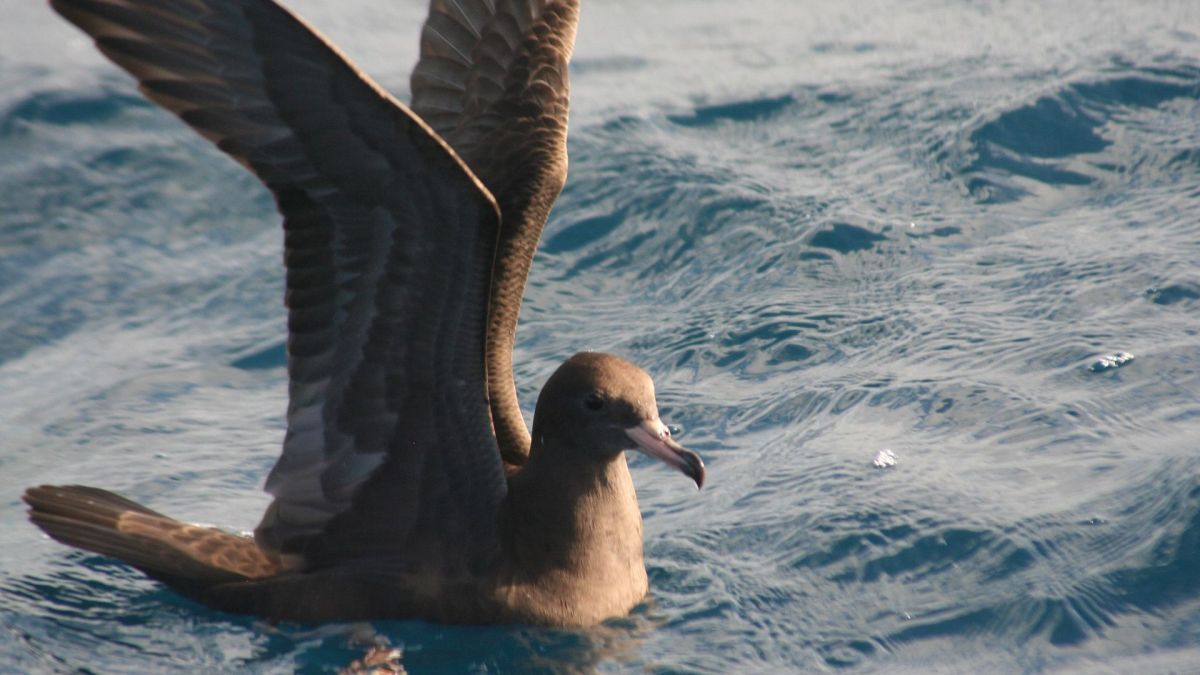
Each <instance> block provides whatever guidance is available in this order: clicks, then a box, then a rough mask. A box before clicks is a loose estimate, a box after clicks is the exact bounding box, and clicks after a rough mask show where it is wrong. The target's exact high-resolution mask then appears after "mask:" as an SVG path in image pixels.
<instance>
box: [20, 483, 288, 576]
mask: <svg viewBox="0 0 1200 675" xmlns="http://www.w3.org/2000/svg"><path fill="white" fill-rule="evenodd" d="M24 500H25V503H26V504H28V505H29V519H30V520H31V521H33V523H34V524H35V525H37V526H38V527H40V528H41V529H42V531H44V532H45V533H46V534H48V535H50V536H51V537H52V538H54V539H56V540H58V541H60V542H62V543H64V544H68V545H70V546H75V547H78V548H82V549H87V550H89V551H93V552H95V553H100V554H102V555H107V556H112V557H114V558H117V559H120V560H122V561H124V562H126V563H129V564H130V565H133V566H134V567H137V568H138V569H140V570H142V571H143V572H145V573H146V574H148V575H149V576H151V577H154V578H155V579H159V580H161V581H163V582H166V583H168V584H171V585H172V586H176V587H179V588H180V589H181V590H182V589H189V590H195V589H201V588H204V587H207V586H211V585H214V584H219V583H225V582H230V581H242V580H245V579H252V578H259V577H264V576H269V575H271V574H275V573H277V572H278V571H279V563H278V560H277V559H274V558H273V557H272V556H269V555H268V554H266V553H264V552H263V551H262V550H261V549H259V548H258V546H257V545H256V544H255V543H254V540H253V539H250V538H248V537H243V536H239V535H235V534H230V533H228V532H222V531H221V530H217V529H213V528H209V527H201V526H198V525H189V524H186V523H181V522H179V521H177V520H174V519H172V518H168V517H167V516H164V515H162V514H161V513H157V512H155V511H151V510H150V509H148V508H146V507H144V506H142V505H140V504H138V503H136V502H132V501H130V500H128V499H125V498H124V497H121V496H119V495H115V494H113V493H111V492H108V491H106V490H101V489H99V488H92V487H86V486H82V485H63V486H56V485H42V486H39V487H33V488H29V489H28V490H26V491H25V495H24Z"/></svg>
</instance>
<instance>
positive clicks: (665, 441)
mask: <svg viewBox="0 0 1200 675" xmlns="http://www.w3.org/2000/svg"><path fill="white" fill-rule="evenodd" d="M625 434H626V435H627V436H629V438H631V439H633V442H634V443H637V449H638V450H640V451H641V452H642V454H645V455H648V456H650V457H653V458H654V459H657V460H659V461H660V462H663V463H664V464H666V465H667V466H671V467H674V468H675V469H677V470H679V471H681V472H683V474H684V475H685V476H687V477H688V478H691V479H692V480H694V481H696V487H697V488H700V487H703V486H704V462H703V461H702V460H701V459H700V455H697V454H696V453H694V452H692V451H691V450H688V449H687V448H685V447H683V446H682V445H680V444H678V443H676V442H675V441H674V440H672V439H671V431H670V429H667V427H666V425H665V424H663V423H662V420H660V419H658V418H657V417H656V418H654V419H652V420H643V421H642V423H641V424H639V425H637V426H636V427H632V428H630V429H626V430H625Z"/></svg>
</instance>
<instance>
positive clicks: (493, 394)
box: [412, 0, 579, 465]
mask: <svg viewBox="0 0 1200 675" xmlns="http://www.w3.org/2000/svg"><path fill="white" fill-rule="evenodd" d="M578 17H579V3H578V0H433V1H432V2H431V3H430V7H429V18H428V19H427V20H426V23H425V29H424V31H423V32H422V34H421V59H420V61H419V62H418V63H417V66H416V68H415V69H414V70H413V73H412V92H413V103H412V105H413V110H414V111H415V112H416V113H417V114H418V115H420V116H421V117H422V118H423V119H424V120H425V121H426V122H428V123H429V125H430V126H431V127H433V128H434V129H435V130H437V132H438V133H439V134H441V135H442V137H443V138H445V139H446V141H447V142H448V143H449V144H450V145H451V146H452V147H453V148H454V149H455V150H456V151H457V152H458V154H459V155H460V156H461V157H462V158H463V160H465V161H466V162H467V164H468V166H470V167H471V169H472V170H473V171H474V172H475V175H477V176H479V178H480V180H482V181H483V183H484V185H486V186H487V187H488V189H490V190H491V192H492V194H493V195H495V196H496V200H497V202H498V203H499V205H500V210H501V213H502V214H503V219H502V229H501V233H500V244H499V249H498V254H497V257H496V266H495V270H494V272H493V284H492V298H491V308H490V314H489V317H488V345H487V359H488V392H489V396H490V398H491V407H492V417H493V422H494V424H495V428H496V436H497V438H498V439H499V443H500V450H501V453H502V454H503V455H504V459H505V461H506V462H508V463H509V464H513V465H519V464H521V463H523V462H524V458H525V457H526V455H527V453H528V448H529V432H528V430H527V429H526V427H525V422H524V419H523V418H522V416H521V409H520V406H519V405H518V402H517V395H516V388H515V387H514V385H513V379H512V348H513V338H514V335H515V333H516V327H517V316H518V314H519V313H520V309H521V296H522V295H523V294H524V291H525V280H526V277H527V276H528V275H529V265H530V263H531V262H532V260H533V253H534V249H536V248H537V242H538V237H540V236H541V232H542V226H543V225H544V224H545V222H546V216H547V215H548V214H549V213H550V207H551V206H552V205H553V204H554V200H555V199H556V198H557V197H558V193H559V192H560V191H561V190H562V186H563V183H564V181H566V177H567V146H566V138H567V98H568V91H569V84H568V79H567V62H568V61H569V60H570V57H571V50H572V48H573V47H574V44H575V26H576V23H577V21H578Z"/></svg>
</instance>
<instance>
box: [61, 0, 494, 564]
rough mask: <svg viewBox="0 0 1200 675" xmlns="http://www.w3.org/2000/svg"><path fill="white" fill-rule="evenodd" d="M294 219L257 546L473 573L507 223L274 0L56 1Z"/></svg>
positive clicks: (430, 135) (424, 132)
mask: <svg viewBox="0 0 1200 675" xmlns="http://www.w3.org/2000/svg"><path fill="white" fill-rule="evenodd" d="M51 4H52V5H53V6H54V8H55V9H56V10H57V11H58V12H59V13H60V14H62V15H63V16H64V17H66V18H67V19H68V20H70V21H71V22H72V23H74V24H76V25H77V26H79V27H80V28H82V29H83V30H84V31H86V32H87V33H88V34H90V35H91V36H93V37H94V38H95V39H96V43H97V44H98V45H99V47H100V49H101V51H103V52H104V53H105V54H106V55H107V56H108V57H109V58H110V59H112V60H113V61H114V62H116V63H117V64H118V65H120V66H121V67H122V68H124V69H125V70H127V71H129V72H130V73H132V74H133V75H134V76H135V77H136V78H137V79H138V80H139V81H140V83H141V90H142V91H143V92H144V93H145V94H146V95H147V96H148V97H149V98H151V99H152V100H154V101H155V102H157V103H159V104H160V105H162V106H163V107H165V108H167V109H168V110H171V111H172V112H174V113H175V114H177V115H179V117H181V118H182V119H183V120H184V121H185V122H187V123H188V124H189V125H191V126H192V127H193V128H194V129H196V130H197V131H198V132H200V133H201V134H203V135H204V136H206V137H207V138H209V139H210V140H212V141H213V142H214V143H216V145H217V147H218V148H220V149H221V150H223V151H225V152H226V153H228V154H230V155H231V156H232V157H233V158H234V159H236V160H237V161H239V162H240V163H242V164H243V165H245V166H246V167H247V168H249V169H250V170H251V171H253V172H254V173H255V174H256V175H258V177H259V178H261V179H262V181H263V182H264V183H265V184H266V185H267V187H268V188H270V190H271V191H272V192H273V193H274V195H275V200H276V203H277V204H278V206H279V210H280V211H281V212H282V214H283V216H284V230H285V239H284V241H285V255H284V257H285V261H286V263H287V297H286V302H287V306H288V329H289V338H288V374H289V377H290V384H289V394H290V404H289V407H288V431H287V437H286V439H285V440H284V447H283V455H282V457H280V459H279V462H278V464H276V466H275V469H274V470H273V471H272V472H271V476H270V478H269V479H268V481H267V490H268V491H269V492H271V493H272V494H274V496H275V501H274V503H273V504H272V505H271V507H270V508H269V509H268V511H267V514H266V515H265V516H264V517H263V521H262V523H261V524H260V525H259V528H258V530H257V531H256V536H257V538H258V541H259V543H260V545H262V546H263V547H264V548H267V549H269V550H274V551H278V552H281V553H283V554H284V558H285V560H289V559H291V558H290V554H299V555H302V556H303V562H302V563H301V564H303V565H304V566H305V567H308V568H312V567H322V566H328V565H335V564H339V563H344V562H346V561H347V560H348V559H350V560H357V559H362V558H379V557H389V558H390V557H397V556H403V557H404V558H405V559H407V560H410V561H412V562H414V563H416V564H420V563H421V562H422V560H425V561H431V560H437V561H438V563H439V564H445V563H447V562H454V561H455V560H459V561H460V562H463V563H465V564H469V563H470V560H471V559H472V556H473V555H475V554H480V551H485V550H486V549H487V548H488V547H489V546H490V545H491V544H492V542H494V539H495V532H494V523H495V512H496V507H497V504H498V503H499V501H500V500H501V499H502V498H503V495H504V491H505V482H504V476H503V470H502V465H501V462H500V458H499V454H498V452H497V447H496V443H495V439H494V437H493V436H492V432H491V426H490V422H489V417H488V405H487V398H486V386H485V383H484V378H485V365H484V340H485V333H486V330H485V320H486V317H487V306H488V288H489V281H490V274H491V266H492V260H493V257H494V254H495V248H496V242H497V238H498V227H499V225H498V217H499V216H498V212H497V207H496V204H495V202H494V201H493V200H492V198H491V196H490V195H489V193H488V191H487V190H486V189H485V188H484V187H483V186H482V185H481V184H480V183H479V182H478V181H477V180H476V179H475V178H474V176H473V175H472V174H471V172H470V171H469V170H468V169H467V168H466V166H465V165H464V164H463V163H462V162H461V161H460V160H459V159H458V158H457V156H456V155H455V153H454V152H453V151H452V150H450V149H449V148H448V146H446V145H445V143H444V142H443V141H442V140H441V139H440V138H438V137H437V135H436V134H435V133H434V132H432V131H431V130H430V129H429V128H428V127H427V126H426V125H425V124H424V123H423V122H421V121H420V120H419V119H418V118H417V117H416V116H414V115H413V114H412V113H411V112H410V111H409V110H407V109H406V108H405V107H404V106H403V105H401V104H399V103H397V102H396V101H395V100H394V99H392V98H391V97H390V96H388V95H387V94H386V93H385V92H384V91H383V90H382V89H380V88H379V87H378V86H377V85H375V84H374V83H373V82H372V81H371V80H369V79H368V78H367V77H365V76H364V75H362V74H361V73H360V72H358V71H357V70H356V69H355V68H354V67H353V66H352V65H350V64H349V63H348V62H347V61H346V60H345V59H344V58H343V57H342V56H341V55H340V54H339V53H338V52H337V51H336V49H335V48H334V47H332V46H331V45H330V44H329V43H328V42H326V41H325V40H324V39H323V38H322V37H321V36H319V35H318V34H317V33H315V32H314V31H313V30H312V29H310V28H309V27H308V26H307V25H306V24H305V23H304V22H303V21H302V20H300V19H299V18H297V17H295V16H293V15H292V14H290V13H288V12H287V11H286V10H284V9H283V8H281V7H279V6H278V5H276V4H274V3H273V2H271V1H270V0H52V3H51Z"/></svg>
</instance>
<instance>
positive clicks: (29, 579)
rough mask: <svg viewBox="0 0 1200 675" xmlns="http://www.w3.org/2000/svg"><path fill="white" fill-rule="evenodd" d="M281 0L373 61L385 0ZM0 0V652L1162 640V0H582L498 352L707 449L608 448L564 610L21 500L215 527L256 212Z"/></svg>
mask: <svg viewBox="0 0 1200 675" xmlns="http://www.w3.org/2000/svg"><path fill="white" fill-rule="evenodd" d="M295 6H297V7H298V8H299V9H300V11H302V12H303V13H304V14H305V15H306V16H308V18H309V19H310V20H312V21H313V22H314V23H315V24H316V25H318V26H320V27H321V28H322V29H324V30H326V31H327V32H328V33H329V34H330V36H331V37H332V38H333V39H335V40H336V41H338V42H339V43H340V44H342V45H344V46H345V47H346V49H347V51H348V53H349V54H350V55H351V56H352V57H354V58H356V59H358V60H359V61H360V63H361V64H362V65H363V66H364V67H365V68H366V69H367V70H368V71H370V72H372V73H373V74H375V75H376V77H378V79H379V80H380V81H381V82H383V83H384V84H385V85H386V86H389V87H391V88H393V89H394V90H395V91H397V93H398V94H399V95H400V97H401V98H406V91H407V85H406V79H407V73H408V70H409V68H410V67H411V65H412V62H413V59H414V58H415V43H416V37H417V30H418V26H419V22H420V21H421V19H422V18H423V16H424V12H425V8H424V3H423V2H419V1H417V0H408V1H406V2H391V1H389V2H368V1H367V0H354V1H353V2H337V3H335V2H328V1H326V2H321V1H320V0H307V1H305V2H296V3H295ZM0 8H3V10H4V13H5V14H4V16H5V23H6V26H5V28H4V31H5V33H4V35H3V38H2V39H0V85H2V86H0V200H2V204H0V205H2V207H3V210H2V212H0V436H2V438H3V444H2V446H0V495H2V497H0V508H2V509H3V515H2V517H3V522H4V523H5V526H4V527H3V528H0V671H6V672H44V671H49V672H53V671H64V672H68V671H81V672H96V673H124V672H128V673H142V672H151V671H155V672H160V671H161V672H182V671H184V670H188V669H191V670H192V671H195V672H291V671H293V670H300V671H304V672H325V671H331V670H336V669H337V668H338V667H340V666H343V665H345V664H346V663H348V662H349V661H350V660H351V659H352V658H355V657H356V656H359V655H361V653H362V647H361V646H360V642H361V641H362V640H363V638H362V635H363V634H366V633H369V632H370V631H371V630H374V631H376V632H377V634H378V635H377V638H379V637H382V638H386V639H387V640H388V641H390V643H391V644H393V645H395V646H398V647H401V648H403V650H404V664H405V666H406V667H407V668H408V670H409V671H410V672H412V673H431V672H445V673H458V672H463V671H467V670H478V671H490V672H519V671H524V670H534V669H544V670H579V671H587V670H590V669H592V668H598V669H601V670H606V671H626V670H634V671H643V670H650V671H654V672H719V673H740V672H781V671H789V670H790V671H821V670H839V669H850V670H855V669H858V670H875V671H887V672H1001V673H1003V672H1041V671H1062V670H1065V671H1076V672H1122V673H1124V672H1139V673H1152V672H1163V673H1166V672H1194V671H1195V670H1196V669H1197V668H1200V666H1197V664H1200V4H1197V3H1194V2H1177V3H1166V2H1164V3H1155V4H1153V5H1152V4H1150V3H1123V2H1107V3H1105V2H1091V3H1082V4H1081V3H1074V2H1059V3H1041V2H1032V1H1029V2H1012V3H961V2H950V1H949V0H940V1H930V2H913V3H909V2H901V1H899V0H896V1H895V2H877V3H845V2H812V3H808V2H806V3H800V2H795V1H794V0H762V1H759V2H753V3H728V2H704V1H698V0H674V1H668V2H654V3H650V2H641V1H633V0H626V1H618V0H607V1H604V0H585V7H584V13H583V20H582V24H581V27H580V32H579V45H578V50H577V55H576V60H575V62H574V65H573V85H574V91H573V94H574V106H573V123H572V130H571V131H572V138H571V145H570V148H571V175H570V181H569V184H568V186H567V188H566V190H565V192H564V193H563V196H562V198H561V200H560V201H559V203H558V206H557V207H556V209H555V211H554V214H553V215H552V217H551V220H550V223H549V224H548V225H547V228H546V232H545V235H544V238H543V242H542V247H541V249H540V251H539V254H538V258H537V261H536V264H535V269H534V271H533V275H532V278H531V280H530V288H529V291H528V294H527V296H526V305H525V308H524V311H523V314H522V324H521V329H520V334H519V344H518V347H517V359H516V360H517V363H518V372H517V375H518V382H519V383H520V388H521V392H522V395H523V399H524V401H525V403H526V405H527V406H531V405H532V402H533V400H534V398H535V396H536V392H537V389H538V388H539V387H540V384H541V382H542V381H543V380H544V378H545V377H546V376H547V375H548V374H549V373H550V372H551V370H552V369H553V368H554V367H555V366H556V365H557V364H558V363H559V362H560V361H561V360H562V359H563V358H565V357H566V356H569V355H570V354H571V353H573V352H575V351H577V350H580V349H584V348H589V349H603V350H608V351H616V352H619V353H621V354H624V355H626V356H628V357H630V358H632V359H633V360H635V361H637V362H638V363H640V364H642V365H644V366H645V367H646V368H647V369H648V370H649V371H650V372H651V373H652V374H653V375H654V377H655V379H656V381H657V383H658V389H659V392H660V403H661V404H662V407H663V414H664V417H665V418H667V419H669V420H670V421H671V422H673V423H674V424H676V425H678V426H679V427H680V429H681V431H680V434H679V435H680V438H681V439H682V440H683V441H684V442H685V443H686V444H688V445H689V446H690V447H692V448H694V449H696V450H697V451H699V452H700V453H701V454H702V455H703V456H704V457H705V459H706V461H707V463H708V466H709V483H708V485H706V486H705V488H704V490H703V491H701V492H696V490H695V489H694V487H692V486H690V485H689V483H688V481H686V480H684V479H682V478H681V477H680V476H678V475H676V474H673V473H672V472H670V471H667V470H665V469H663V468H662V467H659V466H655V465H651V464H650V463H649V462H647V461H644V460H643V459H641V458H633V459H632V461H633V464H634V465H635V468H634V472H635V480H636V481H637V484H638V489H639V495H640V499H641V504H642V509H643V512H644V515H645V518H646V539H647V547H646V548H647V550H646V553H647V565H648V567H649V571H650V576H651V585H652V589H653V590H652V597H651V599H650V600H649V601H648V602H647V603H646V604H645V605H644V606H642V607H641V608H639V609H638V610H637V611H636V612H635V613H634V615H633V616H632V617H630V618H628V619H624V620H620V621H613V622H610V623H609V624H607V625H605V626H603V627H600V628H597V629H594V630H586V631H544V630H535V629H530V628H519V627H518V628H512V627H506V628H462V627H444V626H436V625H430V624H425V623H421V622H397V623H388V622H381V623H376V624H373V625H372V626H371V627H366V626H344V625H342V626H325V627H311V626H289V625H284V626H274V627H273V626H269V625H266V624H265V623H263V622H260V621H257V620H254V619H249V618H242V617H234V616H229V615H224V614H220V613H216V612H212V611H208V610H206V609H204V608H202V607H199V606H197V605H195V604H193V603H191V602H188V601H186V600H183V599H181V598H179V597H178V596H176V595H174V594H172V593H170V592H168V591H165V590H163V589H162V588H161V587H159V586H157V585H156V584H154V583H152V582H150V581H147V580H145V579H143V578H142V577H141V576H140V575H139V574H137V573H135V572H133V571H131V570H129V569H128V568H126V567H124V566H123V565H121V564H118V563H114V562H111V561H108V560H105V559H103V558H100V557H98V556H93V555H89V554H85V553H80V552H73V551H70V550H68V549H67V548H65V547H62V546H60V545H57V544H55V543H53V542H51V541H49V540H47V539H45V538H43V537H42V536H41V535H40V534H39V533H38V532H37V530H36V529H34V528H33V527H32V526H30V525H28V524H27V523H26V522H24V515H23V510H22V507H21V505H20V503H19V500H18V495H19V493H20V491H21V489H22V488H23V487H24V486H26V485H30V484H36V483H43V482H68V483H71V482H84V483H88V484H94V485H100V486H104V487H108V488H112V489H115V490H118V491H120V492H122V493H124V494H127V495H129V496H131V497H133V498H136V499H138V500H139V501H143V502H146V503H147V504H149V505H151V506H152V507H153V508H155V509H158V510H162V511H165V512H167V513H170V514H173V515H177V516H180V517H184V518H187V519H190V520H194V521H200V522H212V523H220V524H224V525H228V526H232V527H237V528H244V529H248V528H251V527H253V525H254V524H255V522H256V521H257V519H258V517H259V515H260V513H261V509H262V508H263V507H264V506H265V504H266V496H265V495H264V494H263V493H262V492H261V491H260V490H259V487H260V485H261V483H262V480H263V478H264V476H265V474H266V471H267V470H268V469H269V468H270V466H271V464H272V463H273V461H274V458H275V456H276V453H277V451H278V447H279V444H280V441H281V438H282V430H283V419H282V414H283V411H284V407H285V405H286V401H285V374H284V372H283V368H282V364H283V347H282V340H283V332H282V331H283V309H282V305H281V301H280V298H281V294H282V291H281V286H282V270H281V264H280V245H281V236H280V228H279V224H278V218H277V216H276V215H275V213H274V211H273V207H272V203H271V200H270V198H269V196H268V195H267V194H266V192H265V191H264V190H262V189H261V188H260V187H259V186H258V184H257V182H256V181H255V180H254V179H253V178H252V177H250V176H249V175H247V174H245V172H243V171H242V170H241V169H240V168H239V167H237V166H236V165H235V164H233V163H232V162H230V161H229V160H228V159H227V158H225V157H224V156H222V155H220V154H219V153H217V152H215V151H212V150H210V149H209V148H208V147H207V144H206V143H205V142H204V141H202V140H200V139H198V138H197V137H195V135H194V134H193V133H192V132H190V131H188V130H187V129H185V128H184V127H183V126H182V125H181V124H179V123H178V122H177V121H175V120H174V119H173V118H171V117H170V116H168V115H166V114H165V113H162V112H160V111H159V110H157V109H156V108H154V107H153V106H151V105H150V104H148V103H145V102H144V101H143V100H142V99H141V98H140V97H139V96H138V95H137V93H136V92H135V91H134V89H133V87H132V85H131V83H130V81H129V80H128V79H127V78H126V77H124V76H122V75H120V74H118V73H117V72H116V71H115V69H113V68H112V67H110V66H108V65H107V64H106V63H104V62H103V61H102V60H101V58H100V57H99V56H98V54H97V53H96V51H95V49H94V48H93V47H92V46H91V45H90V43H88V42H87V41H86V40H85V39H84V38H83V37H82V36H81V35H80V34H78V33H77V32H75V31H74V30H73V29H71V28H70V27H68V26H67V25H66V24H65V23H64V22H62V21H61V20H59V19H58V18H57V17H55V16H54V15H53V14H52V13H51V12H50V10H49V9H48V8H47V7H46V6H45V4H44V3H41V2H24V1H20V2H18V1H17V0H0ZM1117 352H1128V353H1130V354H1132V355H1133V356H1134V357H1135V358H1134V359H1133V360H1132V361H1128V362H1126V363H1124V364H1123V365H1120V366H1119V367H1114V368H1108V369H1105V368H1102V367H1094V366H1095V365H1096V363H1097V362H1098V361H1099V359H1101V358H1102V357H1104V356H1106V355H1111V354H1115V353H1117ZM883 449H890V450H891V451H892V452H893V453H894V455H895V456H896V458H897V462H896V464H895V466H893V467H891V468H886V469H878V468H875V467H874V466H873V465H872V460H873V458H874V457H875V456H876V453H878V452H879V451H881V450H883Z"/></svg>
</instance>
